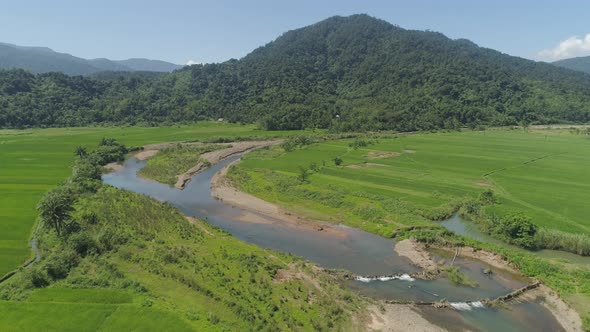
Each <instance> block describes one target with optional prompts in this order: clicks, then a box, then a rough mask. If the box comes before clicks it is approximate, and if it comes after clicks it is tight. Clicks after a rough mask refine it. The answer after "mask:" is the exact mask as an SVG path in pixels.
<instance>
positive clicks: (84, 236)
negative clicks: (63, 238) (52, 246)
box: [68, 232, 98, 256]
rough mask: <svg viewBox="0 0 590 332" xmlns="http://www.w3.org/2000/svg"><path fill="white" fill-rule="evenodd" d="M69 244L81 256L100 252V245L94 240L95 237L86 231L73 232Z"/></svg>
mask: <svg viewBox="0 0 590 332" xmlns="http://www.w3.org/2000/svg"><path fill="white" fill-rule="evenodd" d="M68 244H69V246H70V247H71V248H72V249H74V251H76V252H77V253H78V254H79V255H81V256H86V254H89V253H93V252H98V245H97V244H96V241H94V239H93V238H92V237H91V236H90V235H89V234H88V233H86V232H81V233H76V234H72V235H71V236H70V237H69V238H68Z"/></svg>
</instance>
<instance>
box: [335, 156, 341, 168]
mask: <svg viewBox="0 0 590 332" xmlns="http://www.w3.org/2000/svg"><path fill="white" fill-rule="evenodd" d="M342 161H343V160H342V158H340V157H336V158H334V165H336V166H340V165H342Z"/></svg>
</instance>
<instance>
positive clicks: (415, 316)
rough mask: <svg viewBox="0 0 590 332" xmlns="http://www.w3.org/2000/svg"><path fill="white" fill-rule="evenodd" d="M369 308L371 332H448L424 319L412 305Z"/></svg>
mask: <svg viewBox="0 0 590 332" xmlns="http://www.w3.org/2000/svg"><path fill="white" fill-rule="evenodd" d="M382 308H383V309H384V310H381V308H379V307H378V306H371V307H369V312H370V316H371V320H370V322H369V325H368V329H369V330H370V331H383V332H438V331H446V330H445V329H443V328H441V327H438V326H436V325H434V324H432V323H431V322H429V321H427V320H426V319H425V318H424V317H422V316H421V315H420V314H419V313H418V312H417V311H416V310H415V309H414V307H413V306H412V305H406V304H383V305H382Z"/></svg>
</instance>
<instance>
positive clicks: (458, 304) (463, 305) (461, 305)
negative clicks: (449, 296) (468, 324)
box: [450, 301, 485, 311]
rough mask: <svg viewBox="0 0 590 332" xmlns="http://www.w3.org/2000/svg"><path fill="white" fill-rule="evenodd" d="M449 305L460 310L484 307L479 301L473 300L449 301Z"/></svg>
mask: <svg viewBox="0 0 590 332" xmlns="http://www.w3.org/2000/svg"><path fill="white" fill-rule="evenodd" d="M450 305H451V307H453V308H455V309H456V310H460V311H471V310H472V309H481V308H484V307H485V306H484V304H483V303H481V301H474V302H451V303H450Z"/></svg>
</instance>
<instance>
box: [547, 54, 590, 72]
mask: <svg viewBox="0 0 590 332" xmlns="http://www.w3.org/2000/svg"><path fill="white" fill-rule="evenodd" d="M553 64H554V65H556V66H559V67H564V68H568V69H572V70H577V71H581V72H584V73H588V74H590V56H585V57H577V58H571V59H563V60H559V61H555V62H553Z"/></svg>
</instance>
